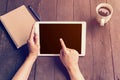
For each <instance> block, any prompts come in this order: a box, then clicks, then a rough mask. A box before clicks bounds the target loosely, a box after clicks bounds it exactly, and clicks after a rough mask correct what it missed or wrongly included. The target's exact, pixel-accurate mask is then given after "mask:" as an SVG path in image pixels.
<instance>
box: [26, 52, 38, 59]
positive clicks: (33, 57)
mask: <svg viewBox="0 0 120 80" xmlns="http://www.w3.org/2000/svg"><path fill="white" fill-rule="evenodd" d="M28 58H30V59H32V60H36V59H37V55H36V54H34V53H29V55H28Z"/></svg>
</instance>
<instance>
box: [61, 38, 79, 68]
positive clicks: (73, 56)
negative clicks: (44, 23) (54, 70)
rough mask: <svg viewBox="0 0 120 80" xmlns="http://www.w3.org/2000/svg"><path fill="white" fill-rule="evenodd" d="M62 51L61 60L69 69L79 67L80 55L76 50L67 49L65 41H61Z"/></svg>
mask: <svg viewBox="0 0 120 80" xmlns="http://www.w3.org/2000/svg"><path fill="white" fill-rule="evenodd" d="M60 43H61V46H62V49H61V50H60V59H61V61H62V63H63V64H64V66H65V67H66V68H67V69H71V68H74V67H78V60H79V53H78V52H77V51H76V50H75V49H70V48H67V47H66V45H65V43H64V41H63V40H62V39H60Z"/></svg>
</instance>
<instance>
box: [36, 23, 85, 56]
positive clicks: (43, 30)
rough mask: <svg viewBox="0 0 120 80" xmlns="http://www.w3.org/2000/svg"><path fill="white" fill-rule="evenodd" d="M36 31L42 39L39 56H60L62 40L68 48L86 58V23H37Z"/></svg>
mask: <svg viewBox="0 0 120 80" xmlns="http://www.w3.org/2000/svg"><path fill="white" fill-rule="evenodd" d="M35 25H36V26H35V30H36V31H37V32H38V34H39V38H40V53H39V54H38V55H39V56H59V54H60V49H61V45H60V41H59V39H60V38H62V39H63V40H64V42H65V44H66V46H67V47H68V48H71V49H75V50H77V51H78V52H79V56H85V49H86V22H57V21H56V22H36V23H35Z"/></svg>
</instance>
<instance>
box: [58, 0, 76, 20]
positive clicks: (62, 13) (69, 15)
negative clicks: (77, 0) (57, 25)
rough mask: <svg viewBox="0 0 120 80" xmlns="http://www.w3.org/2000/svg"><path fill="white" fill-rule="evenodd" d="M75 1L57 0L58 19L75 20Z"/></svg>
mask: <svg viewBox="0 0 120 80" xmlns="http://www.w3.org/2000/svg"><path fill="white" fill-rule="evenodd" d="M73 1H74V0H57V21H73Z"/></svg>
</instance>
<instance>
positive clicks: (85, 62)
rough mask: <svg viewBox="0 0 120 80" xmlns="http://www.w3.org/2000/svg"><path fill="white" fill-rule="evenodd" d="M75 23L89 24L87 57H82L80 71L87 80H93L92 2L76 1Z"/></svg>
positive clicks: (87, 0) (85, 0)
mask: <svg viewBox="0 0 120 80" xmlns="http://www.w3.org/2000/svg"><path fill="white" fill-rule="evenodd" d="M74 21H86V22H87V34H86V35H87V36H86V55H85V57H80V59H79V66H80V70H81V72H82V74H83V76H84V77H85V80H93V54H92V32H91V31H92V26H91V24H90V21H91V17H90V1H89V0H74Z"/></svg>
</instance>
